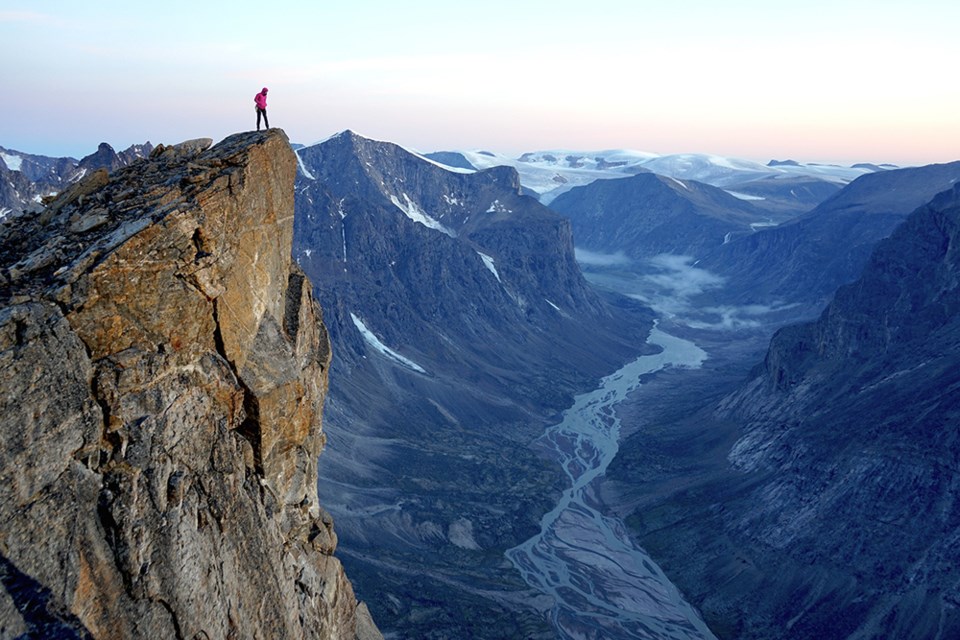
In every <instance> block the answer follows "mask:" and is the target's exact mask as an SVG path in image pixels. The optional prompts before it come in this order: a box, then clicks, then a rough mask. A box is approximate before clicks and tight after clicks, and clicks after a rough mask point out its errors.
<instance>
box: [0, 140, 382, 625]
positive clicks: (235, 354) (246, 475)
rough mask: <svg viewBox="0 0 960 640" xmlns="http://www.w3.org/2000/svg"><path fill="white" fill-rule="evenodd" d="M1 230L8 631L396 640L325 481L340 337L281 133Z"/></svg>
mask: <svg viewBox="0 0 960 640" xmlns="http://www.w3.org/2000/svg"><path fill="white" fill-rule="evenodd" d="M209 144H210V141H209V140H206V141H192V142H189V143H184V144H182V145H177V146H174V147H163V146H162V145H161V146H159V147H158V148H157V149H155V150H154V152H153V154H152V156H151V159H150V160H148V161H143V162H138V163H134V164H133V165H131V166H129V167H127V168H125V169H121V170H119V171H118V172H116V173H114V174H109V175H108V174H107V173H106V172H95V173H92V174H90V175H89V176H87V177H86V178H85V179H84V180H83V181H81V182H80V183H78V184H77V185H75V186H74V187H72V188H71V189H68V190H67V191H65V192H63V193H62V194H61V195H60V196H58V197H57V199H56V200H54V201H53V202H51V203H50V204H49V206H48V207H47V208H46V209H44V210H43V211H42V212H41V213H39V214H37V215H34V216H29V215H27V216H21V217H19V218H18V219H16V220H11V221H6V222H5V223H4V226H3V229H2V231H0V258H2V261H0V265H2V269H0V303H2V305H3V308H2V310H0V389H2V396H0V473H2V482H0V554H2V558H0V582H2V586H3V589H0V635H2V636H3V637H10V636H17V635H18V634H21V633H28V634H35V635H37V636H38V637H39V636H44V637H45V636H48V635H56V634H57V633H60V634H66V635H70V634H73V635H76V636H78V637H94V638H129V637H144V638H146V637H149V638H293V637H310V638H354V637H378V636H379V632H377V631H376V629H375V627H374V626H373V624H372V622H371V621H370V619H369V615H368V614H366V609H365V607H363V606H362V605H358V604H357V602H356V599H355V598H354V595H353V592H352V589H351V586H350V583H349V582H348V580H347V578H346V576H345V575H344V572H343V570H342V568H341V565H340V563H339V561H338V560H337V559H336V558H335V557H334V556H333V551H334V549H335V547H336V534H335V533H334V531H333V526H332V520H331V518H330V517H329V516H328V515H327V514H326V513H325V512H324V510H323V509H322V508H321V506H320V504H319V502H318V497H317V489H316V478H317V457H318V455H319V453H320V450H321V448H322V446H323V443H324V436H323V433H322V429H321V425H320V419H321V408H322V404H323V401H324V397H325V394H326V389H327V368H328V365H329V361H330V348H329V342H328V338H327V335H326V330H325V328H324V325H323V324H322V321H321V318H320V309H319V307H318V306H317V305H316V303H315V302H314V299H313V297H312V293H311V287H310V284H309V281H307V280H306V278H305V277H304V275H303V273H302V272H301V271H300V270H299V269H298V268H297V267H296V265H295V264H292V263H291V257H290V256H291V241H292V234H293V182H294V176H295V170H296V159H295V157H294V155H293V153H292V152H291V150H290V147H289V144H288V141H287V139H286V137H285V135H284V134H283V133H282V132H280V131H279V130H272V131H270V132H268V133H248V134H238V135H235V136H231V137H230V138H227V139H226V140H224V141H223V142H221V143H220V144H218V145H216V146H215V147H213V148H211V149H207V147H208V146H209Z"/></svg>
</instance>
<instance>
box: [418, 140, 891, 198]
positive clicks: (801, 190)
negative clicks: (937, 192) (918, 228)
mask: <svg viewBox="0 0 960 640" xmlns="http://www.w3.org/2000/svg"><path fill="white" fill-rule="evenodd" d="M426 155H427V156H428V157H430V158H432V159H434V160H436V161H437V162H441V163H444V164H447V165H449V166H455V167H460V168H475V169H486V168H489V167H493V166H511V167H514V168H515V169H516V170H517V172H518V173H519V174H520V182H521V183H522V184H523V186H524V188H526V189H528V190H530V191H531V192H533V193H535V194H537V196H538V197H539V198H540V200H541V202H544V203H545V204H549V203H550V202H551V201H552V200H553V199H554V198H556V197H557V196H559V195H560V194H562V193H565V192H566V191H569V190H570V189H572V188H573V187H576V186H582V185H585V184H589V183H591V182H593V181H595V180H606V179H615V178H623V177H624V176H630V175H635V174H637V173H645V172H652V173H656V174H658V175H662V176H667V177H670V178H676V179H678V180H683V181H687V180H695V181H697V182H703V183H706V184H709V185H712V186H715V187H720V188H723V189H726V190H728V191H729V192H730V193H731V194H732V195H734V196H736V197H739V198H742V199H744V200H749V201H751V202H753V203H754V204H757V205H758V206H760V208H762V209H765V210H768V211H771V212H774V213H799V212H803V211H807V210H809V209H811V208H813V207H814V206H816V205H817V204H818V203H819V202H820V201H821V200H823V199H824V198H826V197H827V196H829V195H831V194H832V193H834V192H836V191H837V190H838V189H839V188H840V187H841V186H843V185H844V184H847V183H849V182H850V181H851V180H854V179H856V178H858V177H860V176H862V175H865V174H868V173H872V172H874V171H879V170H883V169H889V168H894V167H893V165H866V164H863V165H857V166H855V167H842V166H839V165H829V164H813V163H806V164H802V163H799V162H796V161H789V162H771V163H770V164H767V165H764V164H761V163H759V162H754V161H751V160H742V159H737V158H726V157H723V156H717V155H710V154H697V153H685V154H671V155H659V154H655V153H647V152H641V151H629V150H623V149H619V150H607V151H593V152H583V151H537V152H529V153H524V154H523V155H521V156H520V157H518V158H512V157H509V156H505V155H503V154H497V153H493V152H490V151H441V152H436V153H429V154H426Z"/></svg>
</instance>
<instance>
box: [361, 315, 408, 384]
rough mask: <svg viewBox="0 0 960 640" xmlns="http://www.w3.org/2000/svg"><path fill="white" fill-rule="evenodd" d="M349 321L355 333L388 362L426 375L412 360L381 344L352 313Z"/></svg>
mask: <svg viewBox="0 0 960 640" xmlns="http://www.w3.org/2000/svg"><path fill="white" fill-rule="evenodd" d="M350 319H351V320H353V326H355V327H356V328H357V331H359V332H360V335H362V336H363V339H364V340H366V341H367V344H369V345H370V346H371V347H373V348H374V349H376V350H377V351H379V352H380V353H382V354H383V355H385V356H386V357H387V358H389V359H390V360H393V361H394V362H396V363H397V364H399V365H402V366H404V367H406V368H408V369H411V370H413V371H416V372H417V373H426V372H427V371H426V370H425V369H424V368H423V367H421V366H420V365H418V364H417V363H416V362H414V361H413V360H410V359H409V358H405V357H403V356H402V355H400V354H399V353H397V352H396V351H394V350H393V349H391V348H390V347H388V346H387V345H385V344H383V343H382V342H381V341H380V339H379V338H378V337H377V336H376V335H374V333H373V332H372V331H370V329H368V328H367V325H365V324H364V323H363V320H361V319H360V318H358V317H357V316H355V315H354V314H353V313H351V314H350Z"/></svg>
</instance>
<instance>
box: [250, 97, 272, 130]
mask: <svg viewBox="0 0 960 640" xmlns="http://www.w3.org/2000/svg"><path fill="white" fill-rule="evenodd" d="M253 102H254V104H256V105H257V131H260V116H263V123H264V124H265V125H266V128H267V129H269V128H270V121H269V120H267V88H266V87H264V88H263V89H261V90H260V93H258V94H257V95H255V96H253Z"/></svg>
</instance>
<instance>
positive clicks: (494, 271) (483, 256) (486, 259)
mask: <svg viewBox="0 0 960 640" xmlns="http://www.w3.org/2000/svg"><path fill="white" fill-rule="evenodd" d="M477 255H479V256H480V259H481V260H483V265H484V266H485V267H486V268H487V269H488V270H489V271H490V273H492V274H493V275H494V276H495V277H496V279H497V282H500V283H502V282H503V280H501V279H500V273H499V272H498V271H497V266H496V265H495V264H494V262H493V258H491V257H490V256H488V255H487V254H485V253H480V252H479V251H477Z"/></svg>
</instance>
